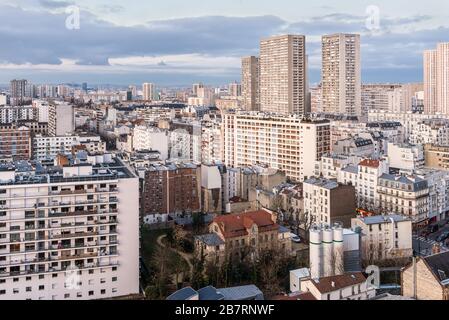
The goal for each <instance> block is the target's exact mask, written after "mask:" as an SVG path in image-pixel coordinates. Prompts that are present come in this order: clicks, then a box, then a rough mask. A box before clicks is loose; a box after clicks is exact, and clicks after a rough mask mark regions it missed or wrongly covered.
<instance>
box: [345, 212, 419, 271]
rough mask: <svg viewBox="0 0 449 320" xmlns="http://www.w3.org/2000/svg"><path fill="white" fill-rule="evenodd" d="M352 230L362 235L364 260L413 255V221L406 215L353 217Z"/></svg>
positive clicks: (405, 257)
mask: <svg viewBox="0 0 449 320" xmlns="http://www.w3.org/2000/svg"><path fill="white" fill-rule="evenodd" d="M352 230H354V231H357V232H358V233H359V234H360V235H361V243H362V246H361V255H362V259H363V261H364V262H367V263H375V262H379V261H382V260H394V259H400V260H402V259H408V258H411V257H412V256H413V245H412V221H411V219H410V218H408V217H406V216H400V215H388V216H372V217H364V218H362V217H360V218H355V219H352Z"/></svg>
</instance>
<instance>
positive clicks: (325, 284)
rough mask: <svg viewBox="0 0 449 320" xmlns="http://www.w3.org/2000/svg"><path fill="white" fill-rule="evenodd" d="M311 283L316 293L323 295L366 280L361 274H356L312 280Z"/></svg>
mask: <svg viewBox="0 0 449 320" xmlns="http://www.w3.org/2000/svg"><path fill="white" fill-rule="evenodd" d="M311 281H312V284H313V285H314V286H315V287H316V288H317V289H318V291H319V292H320V293H321V294H323V293H329V292H333V291H338V290H341V289H344V288H347V287H351V286H354V285H358V284H362V283H364V282H365V281H366V278H365V276H364V275H363V274H362V273H361V272H356V273H348V274H344V275H340V276H332V277H326V278H320V279H313V280H311Z"/></svg>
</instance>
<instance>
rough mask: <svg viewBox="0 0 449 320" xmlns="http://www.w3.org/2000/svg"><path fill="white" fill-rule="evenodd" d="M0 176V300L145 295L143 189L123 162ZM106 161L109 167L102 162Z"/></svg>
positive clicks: (21, 166) (13, 169)
mask: <svg viewBox="0 0 449 320" xmlns="http://www.w3.org/2000/svg"><path fill="white" fill-rule="evenodd" d="M97 160H100V161H99V162H97V163H95V164H84V165H72V166H70V167H69V166H66V167H64V168H59V169H58V170H57V171H54V170H52V171H48V172H47V171H46V170H45V169H42V168H40V169H39V170H38V169H36V168H35V167H33V166H32V165H31V164H29V163H24V162H22V163H18V164H17V166H14V165H13V164H4V165H2V170H1V171H0V299H1V300H12V299H13V300H25V299H27V300H28V299H31V300H64V299H65V300H74V299H82V300H87V299H102V298H112V297H119V296H125V295H129V294H137V293H138V292H139V207H138V203H139V184H138V179H137V177H135V176H134V175H133V174H132V173H131V171H130V170H129V169H128V168H126V167H125V166H124V165H123V164H122V163H121V162H120V161H119V160H117V159H112V158H111V159H109V160H108V161H106V160H101V159H100V158H99V157H97ZM103 161H106V162H103Z"/></svg>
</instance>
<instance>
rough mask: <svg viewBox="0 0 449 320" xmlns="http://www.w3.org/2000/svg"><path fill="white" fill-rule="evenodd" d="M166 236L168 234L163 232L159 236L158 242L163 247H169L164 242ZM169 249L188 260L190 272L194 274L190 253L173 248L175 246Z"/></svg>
mask: <svg viewBox="0 0 449 320" xmlns="http://www.w3.org/2000/svg"><path fill="white" fill-rule="evenodd" d="M166 237H167V235H165V234H163V235H161V236H159V237H158V238H157V244H158V245H160V246H161V247H162V248H167V246H166V245H165V244H164V243H163V242H162V240H163V239H164V238H166ZM168 249H169V250H171V251H173V252H175V253H177V254H179V255H180V256H181V257H182V258H183V259H184V260H185V261H186V262H187V264H188V266H189V269H190V274H192V273H193V264H192V262H191V261H190V255H189V254H187V253H185V252H182V251H179V250H176V249H173V248H168Z"/></svg>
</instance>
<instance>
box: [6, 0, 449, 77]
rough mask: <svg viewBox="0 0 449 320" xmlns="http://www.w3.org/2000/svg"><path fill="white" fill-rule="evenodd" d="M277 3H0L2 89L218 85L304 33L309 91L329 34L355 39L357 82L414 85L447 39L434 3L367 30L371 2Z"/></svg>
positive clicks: (384, 15)
mask: <svg viewBox="0 0 449 320" xmlns="http://www.w3.org/2000/svg"><path fill="white" fill-rule="evenodd" d="M282 2H283V4H285V5H280V6H274V5H272V4H270V3H269V1H262V2H257V5H255V3H254V1H246V2H243V1H236V2H234V3H233V4H226V5H224V4H218V3H215V4H206V3H204V2H202V1H200V0H196V1H194V2H193V3H190V4H189V5H186V4H182V3H179V1H177V0H172V1H166V2H165V3H163V4H161V3H156V4H153V3H151V4H150V3H145V2H142V1H133V2H132V4H131V5H130V6H127V7H124V6H123V5H118V2H117V1H108V2H105V1H96V3H95V4H90V3H88V2H87V1H81V0H79V1H50V0H45V1H44V0H41V1H37V0H35V1H32V0H26V1H24V0H22V1H16V5H14V6H13V5H8V4H7V3H6V2H5V1H0V8H1V9H2V10H0V17H1V18H2V20H3V21H4V27H2V28H0V35H1V36H2V38H3V39H5V40H6V41H8V43H10V45H9V46H8V47H7V48H5V49H4V50H2V52H1V53H0V71H1V75H0V83H4V84H6V83H8V82H9V80H10V79H13V78H26V79H30V81H31V82H35V83H56V82H85V81H86V82H88V83H92V84H105V83H107V84H116V85H119V84H120V85H125V84H128V83H143V82H154V83H156V84H159V85H162V86H164V85H169V84H170V85H187V84H190V83H193V82H198V81H203V82H205V83H208V84H213V85H216V84H225V83H229V82H232V81H234V80H239V79H240V64H241V61H240V59H241V57H242V56H249V55H257V54H258V50H259V42H260V40H261V39H262V38H265V37H268V36H273V35H279V34H304V35H306V47H307V55H308V56H309V59H308V61H309V68H310V70H309V71H310V72H309V74H310V83H317V82H319V80H320V67H321V36H322V35H325V34H331V33H335V32H344V33H359V34H360V35H361V52H362V81H363V82H365V83H367V82H402V83H404V82H418V81H421V79H422V74H423V71H422V54H423V51H424V50H426V49H429V48H433V47H434V44H435V43H437V42H446V41H447V38H445V37H446V35H447V34H448V31H449V30H448V27H449V24H448V23H447V22H446V21H447V16H445V15H447V14H445V13H444V12H448V11H449V10H444V7H445V6H448V4H444V3H443V4H442V3H441V2H439V1H438V6H437V5H436V2H437V1H430V2H427V3H426V4H421V3H419V2H414V3H413V6H412V5H410V6H407V8H408V9H404V6H401V3H402V4H404V3H405V2H404V1H395V3H394V4H392V3H388V2H386V1H378V2H377V8H378V9H379V16H378V18H379V24H378V25H376V21H375V20H376V19H374V21H373V23H374V24H372V25H370V23H371V22H370V16H372V14H374V16H375V14H376V12H375V11H376V10H374V11H373V8H370V6H369V5H370V3H369V2H368V1H360V3H358V4H356V5H354V4H353V3H351V4H350V3H349V2H348V1H342V2H341V3H339V5H338V6H336V5H335V4H333V3H331V5H329V4H330V1H318V2H316V3H315V4H313V5H311V4H306V3H304V2H297V1H295V2H293V1H287V0H286V1H282ZM407 3H409V2H407ZM433 3H435V5H432V4H433ZM71 5H76V6H78V7H79V8H80V10H81V11H80V29H75V30H69V29H67V28H66V26H65V22H66V19H67V18H68V17H69V14H68V13H67V12H66V11H65V10H66V9H67V7H68V6H71ZM174 6H176V7H177V8H180V10H176V13H175V12H173V10H169V8H170V7H174ZM437 8H439V9H438V10H437ZM374 9H375V8H374ZM448 9H449V8H448ZM19 21H20V24H18V22H19ZM36 34H39V35H41V36H40V37H36ZM141 39H146V40H141ZM24 44H25V46H26V48H27V50H23V47H24Z"/></svg>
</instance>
